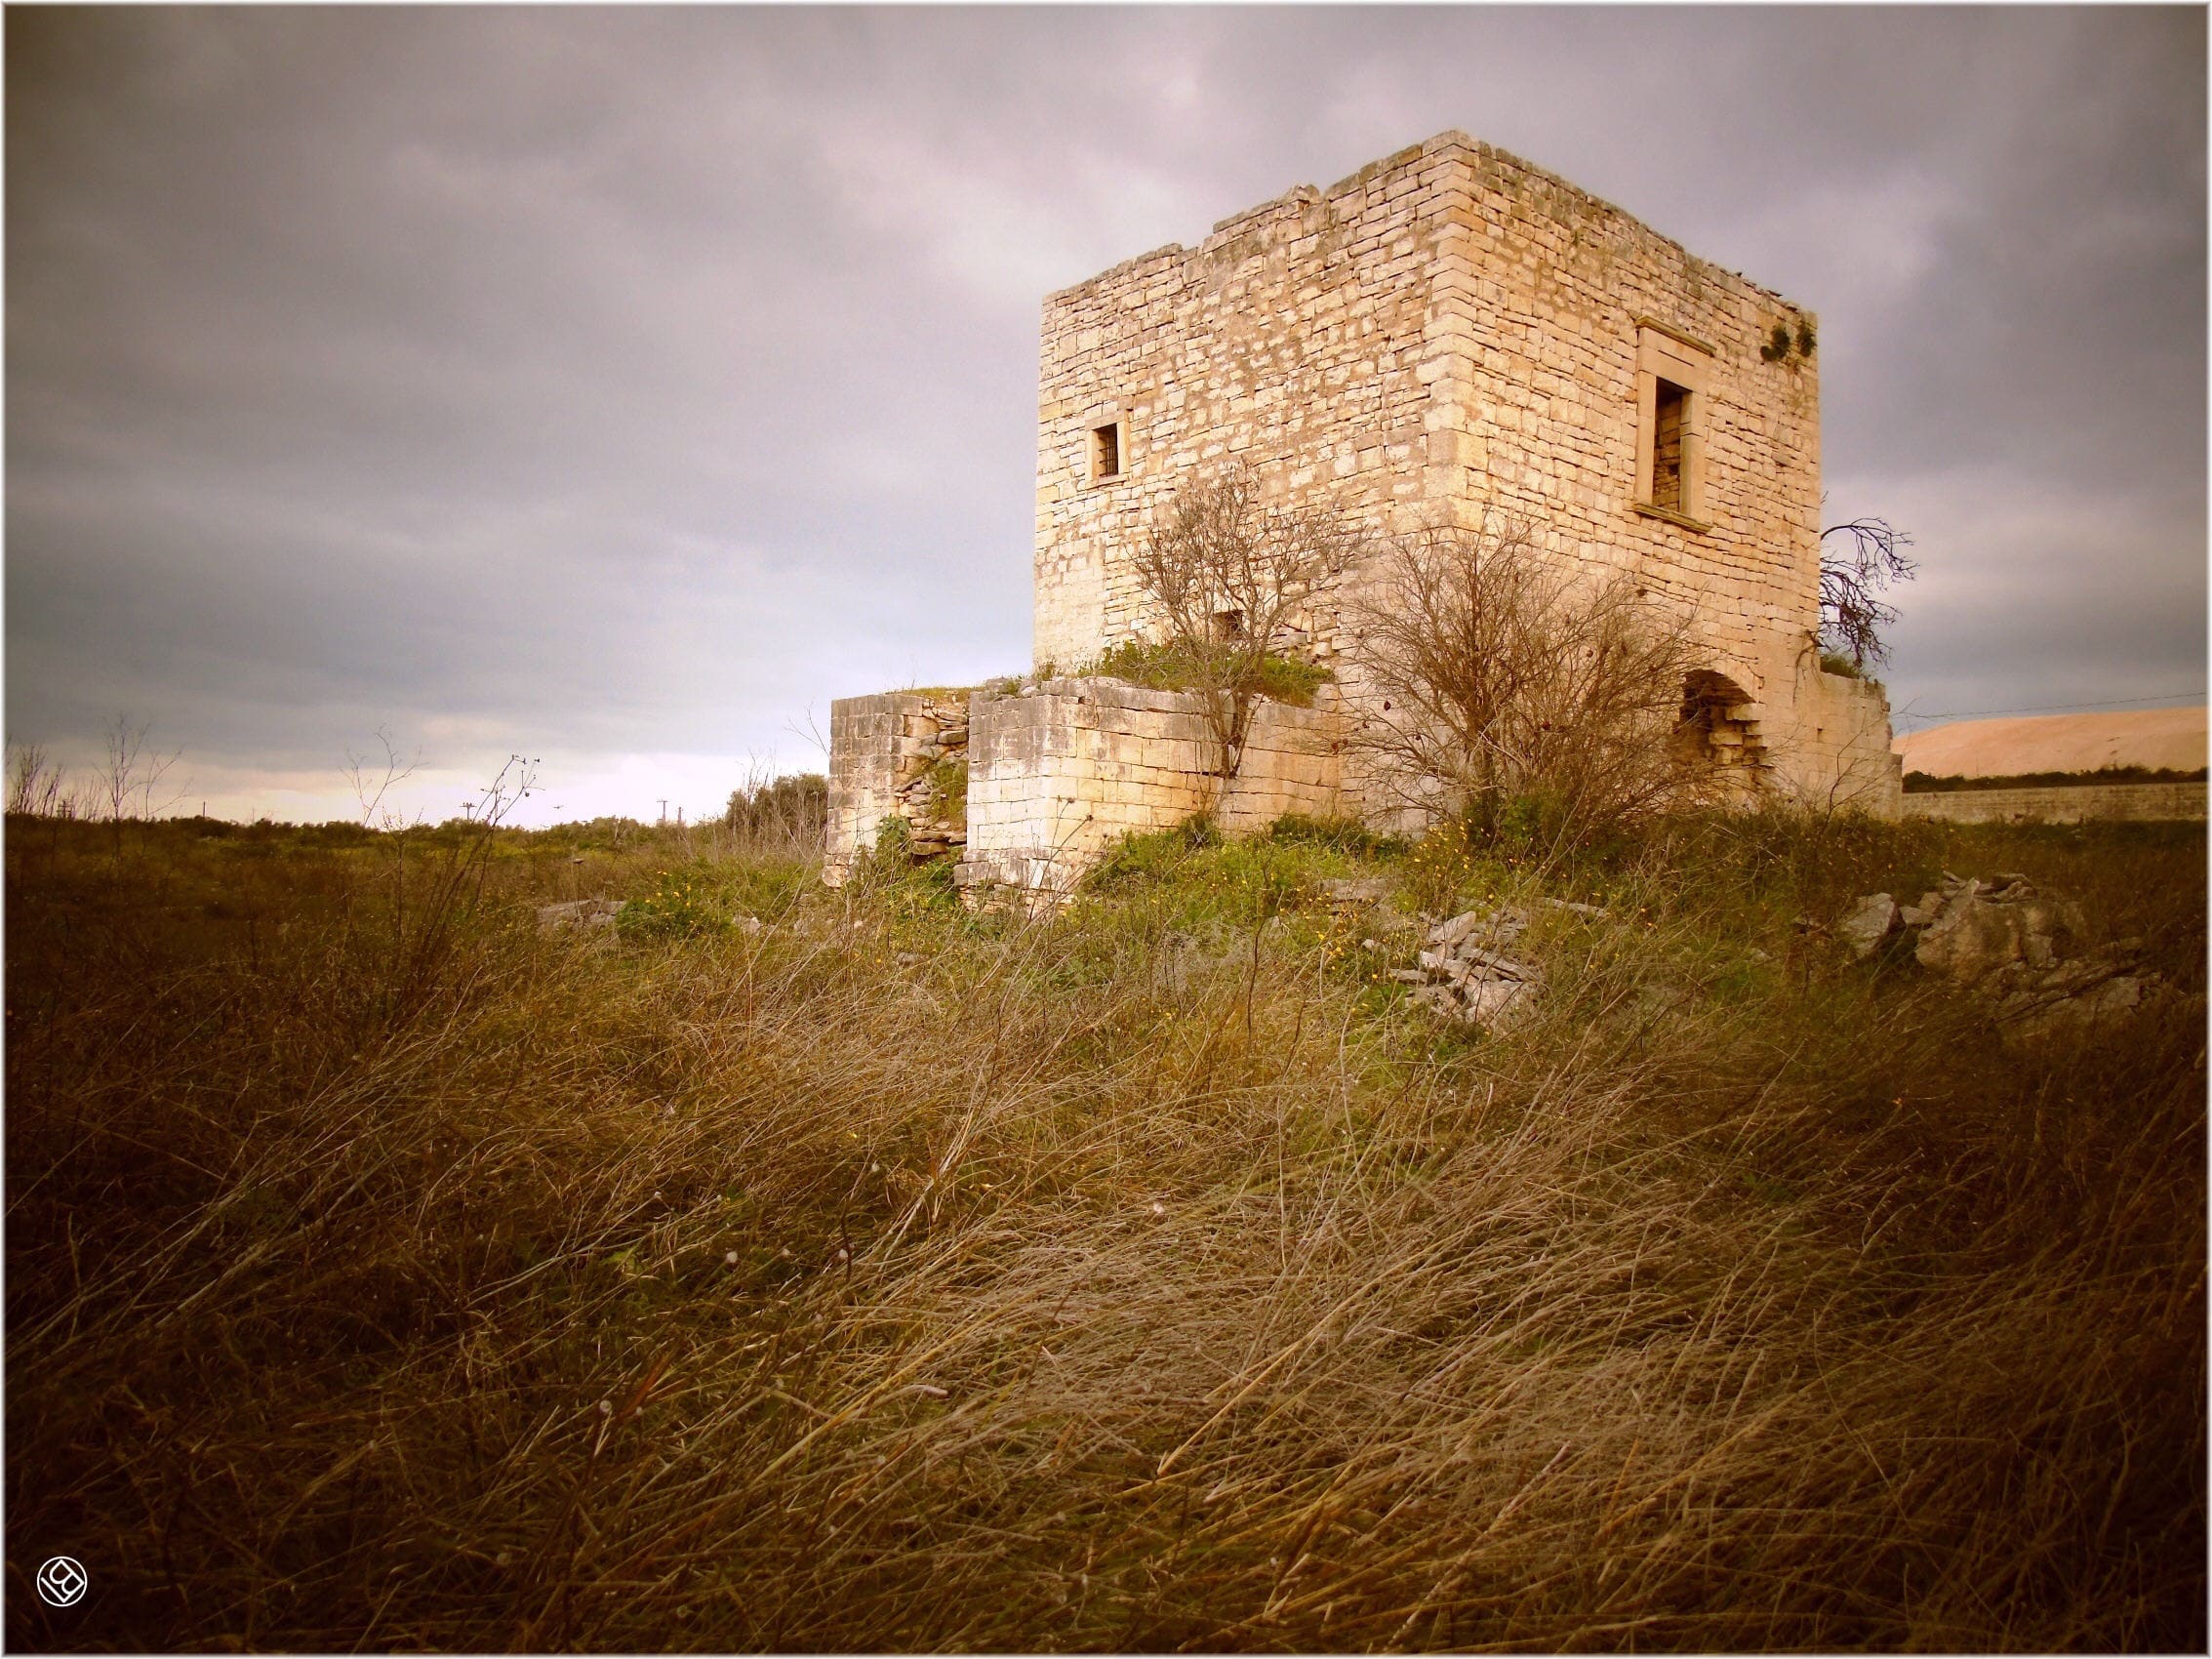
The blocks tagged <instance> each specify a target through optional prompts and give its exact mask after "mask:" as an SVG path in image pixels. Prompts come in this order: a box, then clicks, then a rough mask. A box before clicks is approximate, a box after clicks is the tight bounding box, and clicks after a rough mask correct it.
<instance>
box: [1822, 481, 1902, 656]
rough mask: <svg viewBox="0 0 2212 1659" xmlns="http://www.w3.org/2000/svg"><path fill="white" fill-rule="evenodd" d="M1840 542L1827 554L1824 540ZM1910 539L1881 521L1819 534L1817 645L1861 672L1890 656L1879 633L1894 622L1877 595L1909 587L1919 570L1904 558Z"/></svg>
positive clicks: (1891, 612)
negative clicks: (1895, 586)
mask: <svg viewBox="0 0 2212 1659" xmlns="http://www.w3.org/2000/svg"><path fill="white" fill-rule="evenodd" d="M1834 536H1840V537H1843V538H1844V540H1843V541H1842V542H1840V543H1838V544H1836V546H1835V547H1834V549H1833V550H1830V546H1829V539H1830V537H1834ZM1911 545H1912V538H1911V537H1910V536H1908V535H1906V534H1905V533H1904V532H1902V531H1901V530H1899V529H1897V528H1896V527H1895V526H1894V525H1892V524H1891V523H1890V522H1889V521H1888V520H1887V519H1885V518H1854V519H1852V520H1850V521H1849V522H1848V523H1845V524H1831V525H1830V526H1829V527H1828V528H1827V529H1826V530H1823V531H1822V532H1821V644H1822V647H1823V648H1824V649H1826V650H1830V651H1833V652H1835V653H1837V654H1838V655H1840V656H1847V657H1849V658H1850V659H1851V664H1852V667H1853V668H1865V667H1866V666H1867V665H1868V664H1869V663H1879V662H1881V661H1882V660H1883V659H1884V658H1886V657H1887V656H1888V655H1889V647H1888V646H1887V645H1886V644H1884V643H1883V642H1882V638H1881V630H1882V629H1884V628H1886V627H1889V626H1890V625H1891V624H1892V623H1894V622H1896V621H1897V618H1898V611H1897V607H1896V606H1894V605H1888V604H1884V603H1883V602H1882V601H1881V599H1879V598H1878V597H1877V596H1876V595H1878V594H1879V593H1880V592H1881V590H1882V589H1883V588H1885V587H1890V586H1892V585H1893V584H1896V583H1899V582H1910V581H1911V580H1912V578H1913V577H1914V576H1916V575H1917V574H1919V566H1918V565H1916V564H1914V563H1913V561H1912V560H1910V559H1909V558H1907V557H1906V556H1905V549H1906V548H1907V547H1910V546H1911Z"/></svg>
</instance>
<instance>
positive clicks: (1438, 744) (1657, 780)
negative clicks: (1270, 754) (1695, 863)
mask: <svg viewBox="0 0 2212 1659" xmlns="http://www.w3.org/2000/svg"><path fill="white" fill-rule="evenodd" d="M1354 617H1355V641H1356V642H1355V644H1354V647H1353V650H1354V653H1355V656H1356V658H1357V660H1358V662H1359V663H1360V665H1361V667H1362V668H1363V669H1364V673H1365V678H1366V682H1367V689H1368V693H1369V698H1370V700H1371V705H1372V706H1371V708H1370V710H1369V715H1368V718H1367V719H1366V720H1365V721H1363V722H1362V724H1361V726H1360V728H1359V731H1358V734H1357V736H1355V738H1354V740H1353V741H1354V743H1355V744H1356V745H1358V746H1359V747H1361V748H1363V749H1366V750H1368V752H1369V753H1370V754H1371V756H1372V757H1373V759H1374V760H1375V761H1376V762H1377V765H1376V771H1377V774H1378V776H1379V777H1380V778H1382V779H1383V780H1385V781H1387V783H1388V784H1389V785H1391V786H1393V787H1394V788H1395V789H1396V790H1397V792H1398V793H1399V796H1400V799H1401V801H1402V802H1403V803H1404V804H1407V805H1412V806H1417V807H1421V808H1424V809H1427V810H1431V811H1435V810H1441V811H1446V812H1451V813H1455V814H1457V815H1459V816H1461V817H1463V818H1464V819H1466V820H1467V822H1468V824H1469V825H1470V826H1471V827H1472V828H1474V829H1476V830H1480V831H1483V832H1488V831H1491V830H1495V829H1496V828H1497V827H1498V824H1499V821H1500V816H1501V813H1502V810H1503V809H1504V808H1505V807H1506V805H1507V804H1508V802H1510V801H1512V800H1514V799H1516V798H1521V799H1538V800H1541V801H1542V802H1543V803H1544V804H1545V808H1546V812H1547V815H1548V817H1551V818H1553V819H1554V820H1555V823H1554V826H1553V827H1554V828H1555V829H1556V830H1558V831H1559V832H1561V833H1562V834H1578V833H1582V832H1584V831H1587V830H1592V829H1596V828H1599V827H1602V826H1603V825H1605V824H1608V823H1618V822H1621V821H1623V820H1626V819H1629V818H1632V817H1635V816H1637V815H1639V814H1641V813H1644V812H1647V811H1650V810H1654V809H1657V808H1659V807H1662V806H1666V805H1670V804H1676V803H1679V802H1682V801H1684V800H1686V799H1688V798H1691V797H1692V796H1694V794H1695V793H1696V792H1697V790H1698V789H1699V788H1700V786H1701V784H1702V781H1703V779H1702V769H1700V768H1698V767H1696V766H1694V765H1690V764H1687V763H1686V762H1685V760H1684V757H1683V756H1682V754H1681V753H1680V752H1679V746H1677V745H1675V744H1674V743H1672V742H1671V741H1670V740H1671V739H1672V737H1673V735H1674V733H1675V730H1676V727H1677V725H1678V723H1679V721H1680V719H1681V716H1682V707H1683V695H1684V691H1683V688H1684V686H1685V684H1686V682H1687V680H1688V676H1689V673H1690V671H1691V669H1692V668H1693V666H1694V662H1695V659H1694V656H1693V654H1692V651H1691V648H1690V643H1689V640H1688V638H1687V636H1686V633H1685V622H1684V621H1683V620H1682V619H1679V618H1670V617H1669V616H1666V615H1663V614H1662V613H1660V612H1659V611H1657V610H1656V609H1655V608H1654V607H1652V606H1651V605H1649V604H1647V603H1645V602H1644V601H1643V599H1642V598H1640V597H1639V595H1638V593H1637V590H1636V588H1635V587H1634V585H1633V584H1632V583H1631V582H1630V581H1629V579H1628V578H1626V577H1623V576H1618V575H1613V574H1610V573H1607V574H1593V573H1584V574H1582V575H1580V576H1579V577H1577V576H1570V575H1568V574H1567V573H1564V572H1562V571H1560V570H1558V569H1555V568H1553V567H1552V566H1550V565H1549V564H1548V563H1547V562H1546V561H1545V560H1544V558H1543V557H1542V556H1541V555H1540V553H1539V551H1538V549H1537V547H1536V545H1535V541H1534V537H1533V535H1532V533H1531V532H1530V530H1529V527H1528V526H1527V525H1526V524H1525V523H1522V522H1520V521H1518V520H1515V519H1511V518H1508V517H1505V516H1502V515H1495V514H1493V515H1490V516H1488V517H1486V519H1485V521H1484V523H1483V525H1482V526H1481V528H1479V529H1463V528H1436V529H1428V530H1424V531H1419V532H1414V533H1411V534H1407V535H1402V536H1399V537H1396V538H1394V539H1393V540H1392V541H1391V542H1390V543H1389V544H1388V546H1387V548H1386V550H1385V553H1384V556H1383V558H1382V560H1381V561H1380V567H1379V569H1378V570H1377V572H1376V575H1375V578H1374V579H1373V580H1372V581H1370V582H1368V583H1366V584H1365V585H1363V587H1362V589H1361V593H1360V597H1359V602H1358V604H1357V606H1356V609H1355V612H1354Z"/></svg>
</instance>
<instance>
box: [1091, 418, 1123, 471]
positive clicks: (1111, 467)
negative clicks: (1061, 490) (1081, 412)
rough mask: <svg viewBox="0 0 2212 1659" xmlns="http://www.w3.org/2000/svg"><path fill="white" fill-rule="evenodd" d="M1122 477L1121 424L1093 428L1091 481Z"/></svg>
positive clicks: (1111, 423) (1110, 423)
mask: <svg viewBox="0 0 2212 1659" xmlns="http://www.w3.org/2000/svg"><path fill="white" fill-rule="evenodd" d="M1120 476H1121V424H1120V423H1119V422H1118V421H1108V422H1107V423H1106V425H1103V426H1093V427H1092V428H1091V481H1092V482H1093V483H1094V484H1095V483H1097V482H1099V480H1101V479H1103V478H1118V477H1120Z"/></svg>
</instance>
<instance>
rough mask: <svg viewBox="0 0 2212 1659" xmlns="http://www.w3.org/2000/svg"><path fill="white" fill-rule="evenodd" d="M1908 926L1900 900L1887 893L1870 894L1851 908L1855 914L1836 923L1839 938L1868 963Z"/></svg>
mask: <svg viewBox="0 0 2212 1659" xmlns="http://www.w3.org/2000/svg"><path fill="white" fill-rule="evenodd" d="M1903 925H1904V919H1903V916H1902V914H1901V912H1900V911H1899V909H1898V904H1897V901H1896V900H1895V899H1893V898H1891V897H1890V896H1889V895H1888V894H1887V893H1869V894H1868V895H1867V896H1866V897H1865V898H1864V899H1861V900H1860V901H1859V902H1858V903H1857V904H1856V905H1854V906H1852V907H1851V913H1850V914H1848V915H1846V916H1845V917H1844V918H1843V920H1842V921H1840V922H1838V923H1837V924H1836V929H1835V936H1836V938H1838V939H1840V940H1841V941H1843V943H1844V944H1845V945H1847V946H1849V947H1850V950H1851V954H1852V955H1853V956H1854V957H1856V958H1857V959H1859V960H1860V961H1865V960H1866V959H1867V958H1868V957H1869V956H1871V955H1872V954H1873V953H1874V952H1875V951H1879V950H1880V949H1881V948H1882V946H1883V945H1885V944H1886V943H1888V941H1889V939H1890V938H1891V936H1892V935H1894V934H1895V933H1896V932H1897V931H1898V930H1899V929H1900V928H1901V927H1902V926H1903Z"/></svg>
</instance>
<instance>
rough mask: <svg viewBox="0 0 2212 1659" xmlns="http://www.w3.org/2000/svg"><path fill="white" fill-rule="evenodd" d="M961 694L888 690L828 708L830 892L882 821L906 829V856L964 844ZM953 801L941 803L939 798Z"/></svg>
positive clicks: (931, 854)
mask: <svg viewBox="0 0 2212 1659" xmlns="http://www.w3.org/2000/svg"><path fill="white" fill-rule="evenodd" d="M967 749H968V693H967V692H966V691H965V690H959V691H892V692H884V693H881V694H879V695H877V696H874V697H846V698H840V699H838V700H837V701H836V702H835V703H833V704H831V705H830V708H829V826H828V845H827V853H826V857H825V859H824V866H823V873H824V877H825V878H826V879H827V880H828V881H829V882H830V884H831V885H832V886H834V885H837V884H839V883H841V882H843V880H844V879H845V877H846V876H847V875H848V874H849V873H850V872H851V870H852V864H853V860H854V859H855V858H856V857H857V856H859V855H860V854H862V853H865V852H866V851H868V850H870V849H871V848H873V847H874V846H875V844H876V838H877V834H878V832H879V831H880V830H881V829H882V827H883V824H884V822H885V820H887V819H891V818H897V819H899V820H901V821H902V822H903V823H904V824H905V826H906V834H905V841H906V846H907V850H908V853H909V856H911V857H913V858H915V859H917V860H926V859H931V858H939V857H945V856H947V855H950V854H954V853H956V852H957V851H958V849H960V848H961V847H964V846H965V845H966V844H967V839H968V832H967V808H966V798H965V797H966V776H965V771H964V762H965V759H966V755H967ZM948 795H949V796H952V797H954V798H947V796H948Z"/></svg>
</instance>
